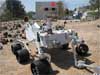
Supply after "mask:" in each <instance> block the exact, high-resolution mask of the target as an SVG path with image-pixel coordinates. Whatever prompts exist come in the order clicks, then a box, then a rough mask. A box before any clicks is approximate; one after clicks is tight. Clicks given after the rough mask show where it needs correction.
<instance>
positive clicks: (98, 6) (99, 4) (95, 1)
mask: <svg viewBox="0 0 100 75" xmlns="http://www.w3.org/2000/svg"><path fill="white" fill-rule="evenodd" d="M90 4H91V6H90V7H91V9H92V10H98V18H99V17H100V0H90Z"/></svg>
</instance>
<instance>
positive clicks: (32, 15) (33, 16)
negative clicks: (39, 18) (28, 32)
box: [27, 11, 35, 19]
mask: <svg viewBox="0 0 100 75" xmlns="http://www.w3.org/2000/svg"><path fill="white" fill-rule="evenodd" d="M27 16H29V18H30V19H34V18H35V12H33V11H30V12H28V13H27Z"/></svg>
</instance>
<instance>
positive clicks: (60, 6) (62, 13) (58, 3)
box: [57, 1, 65, 18]
mask: <svg viewBox="0 0 100 75" xmlns="http://www.w3.org/2000/svg"><path fill="white" fill-rule="evenodd" d="M57 6H58V15H59V18H62V17H63V16H64V15H65V14H64V5H63V3H62V1H59V2H57Z"/></svg>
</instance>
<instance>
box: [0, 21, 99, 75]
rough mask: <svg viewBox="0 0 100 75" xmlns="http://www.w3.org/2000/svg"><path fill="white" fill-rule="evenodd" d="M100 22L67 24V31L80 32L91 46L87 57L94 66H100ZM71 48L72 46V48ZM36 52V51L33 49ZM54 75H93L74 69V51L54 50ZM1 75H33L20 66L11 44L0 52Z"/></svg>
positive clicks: (83, 70) (27, 68)
mask: <svg viewBox="0 0 100 75" xmlns="http://www.w3.org/2000/svg"><path fill="white" fill-rule="evenodd" d="M53 24H54V25H63V21H58V22H54V23H53ZM98 24H99V25H100V20H97V21H90V22H71V21H70V22H69V21H68V22H67V24H66V29H73V30H75V31H76V32H78V35H79V36H80V38H83V39H85V41H86V43H87V44H88V46H89V49H90V50H89V53H91V55H90V56H88V57H87V59H88V61H89V62H94V63H92V64H93V65H100V28H98V27H97V25H98ZM70 47H71V46H70ZM33 50H34V49H33ZM50 54H51V56H52V60H51V61H52V62H51V65H52V68H53V70H54V73H53V74H52V75H92V73H90V72H89V71H87V70H85V69H77V68H75V67H74V59H73V53H72V49H70V50H68V51H67V50H66V51H62V50H52V51H50ZM0 75H32V73H31V70H30V64H29V65H20V64H19V63H18V62H17V60H16V58H15V56H14V55H13V54H12V52H11V49H10V43H9V44H7V45H5V46H4V49H3V50H0Z"/></svg>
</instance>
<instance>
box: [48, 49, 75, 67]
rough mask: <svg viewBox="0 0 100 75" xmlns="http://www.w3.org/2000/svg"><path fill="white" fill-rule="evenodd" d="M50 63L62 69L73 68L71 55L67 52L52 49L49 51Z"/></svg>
mask: <svg viewBox="0 0 100 75" xmlns="http://www.w3.org/2000/svg"><path fill="white" fill-rule="evenodd" d="M48 53H49V54H50V55H51V61H52V62H53V63H54V64H55V65H56V66H58V67H60V68H62V69H69V68H70V67H71V66H74V59H73V53H72V52H70V51H68V50H61V49H53V50H49V51H48Z"/></svg>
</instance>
